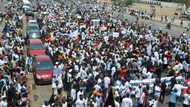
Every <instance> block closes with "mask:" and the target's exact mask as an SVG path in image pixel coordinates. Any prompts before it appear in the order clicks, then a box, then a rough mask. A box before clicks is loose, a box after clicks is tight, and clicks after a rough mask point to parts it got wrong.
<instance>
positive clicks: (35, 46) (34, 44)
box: [27, 39, 45, 56]
mask: <svg viewBox="0 0 190 107" xmlns="http://www.w3.org/2000/svg"><path fill="white" fill-rule="evenodd" d="M27 47H28V49H27V55H30V56H37V55H45V49H44V47H43V45H42V41H41V40H40V39H29V40H28V46H27Z"/></svg>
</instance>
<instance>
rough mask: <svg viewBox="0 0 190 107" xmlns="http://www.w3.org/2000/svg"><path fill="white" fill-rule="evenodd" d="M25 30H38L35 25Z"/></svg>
mask: <svg viewBox="0 0 190 107" xmlns="http://www.w3.org/2000/svg"><path fill="white" fill-rule="evenodd" d="M27 30H29V31H37V30H39V27H38V26H37V25H36V26H28V28H27Z"/></svg>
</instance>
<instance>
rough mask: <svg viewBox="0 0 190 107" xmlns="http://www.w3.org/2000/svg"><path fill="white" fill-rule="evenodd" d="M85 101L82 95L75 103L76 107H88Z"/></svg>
mask: <svg viewBox="0 0 190 107" xmlns="http://www.w3.org/2000/svg"><path fill="white" fill-rule="evenodd" d="M85 102H86V101H85V99H84V98H83V95H80V98H79V99H77V101H76V102H75V105H76V107H86V104H85Z"/></svg>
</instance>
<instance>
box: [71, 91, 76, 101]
mask: <svg viewBox="0 0 190 107" xmlns="http://www.w3.org/2000/svg"><path fill="white" fill-rule="evenodd" d="M71 97H72V99H73V100H75V99H76V90H75V89H71Z"/></svg>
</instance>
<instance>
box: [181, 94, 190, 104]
mask: <svg viewBox="0 0 190 107" xmlns="http://www.w3.org/2000/svg"><path fill="white" fill-rule="evenodd" d="M183 104H185V105H189V106H190V94H185V95H184V101H183Z"/></svg>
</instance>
